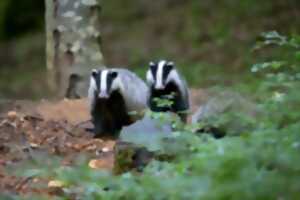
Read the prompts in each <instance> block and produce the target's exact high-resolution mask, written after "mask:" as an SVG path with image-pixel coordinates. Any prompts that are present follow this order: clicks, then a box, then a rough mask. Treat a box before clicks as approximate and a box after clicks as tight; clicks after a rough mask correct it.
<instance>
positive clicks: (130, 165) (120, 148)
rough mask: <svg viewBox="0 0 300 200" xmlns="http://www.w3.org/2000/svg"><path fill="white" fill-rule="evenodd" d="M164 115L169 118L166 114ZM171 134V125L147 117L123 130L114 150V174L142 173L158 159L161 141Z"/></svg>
mask: <svg viewBox="0 0 300 200" xmlns="http://www.w3.org/2000/svg"><path fill="white" fill-rule="evenodd" d="M164 115H165V116H166V117H167V118H168V117H169V116H168V114H164ZM171 133H172V125H171V123H169V122H162V120H161V119H154V118H152V117H150V116H147V115H146V116H145V117H144V118H143V119H142V120H139V121H137V122H136V123H134V124H132V125H130V126H128V127H125V128H123V129H122V131H121V134H120V139H119V140H118V142H117V143H116V145H115V148H114V153H115V165H114V172H115V173H116V174H120V173H124V172H126V171H130V170H136V171H142V170H143V168H144V167H145V166H146V165H147V164H148V163H149V162H150V161H151V160H152V159H153V158H155V157H159V150H160V149H161V145H162V141H163V139H165V138H169V137H171V136H172V134H171Z"/></svg>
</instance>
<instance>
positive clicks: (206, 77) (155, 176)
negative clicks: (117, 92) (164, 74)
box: [0, 0, 300, 200]
mask: <svg viewBox="0 0 300 200" xmlns="http://www.w3.org/2000/svg"><path fill="white" fill-rule="evenodd" d="M46 1H47V0H46ZM49 1H50V0H49ZM51 2H52V1H51ZM53 2H56V3H57V2H59V3H58V4H57V5H65V6H66V5H68V2H69V1H68V0H64V1H61V2H60V1H55V0H54V1H53ZM74 2H78V5H85V6H86V7H87V8H88V12H90V13H92V14H91V15H89V14H87V12H85V11H83V14H82V16H89V17H83V19H82V18H80V16H76V15H74V13H72V12H68V11H65V10H63V9H61V10H63V11H57V10H56V9H58V8H56V7H55V6H54V7H53V10H51V9H49V5H50V4H45V1H36V2H34V3H33V2H28V1H26V0H19V1H18V4H15V2H12V1H10V0H1V2H0V199H264V200H265V199H298V198H299V196H300V188H299V184H300V180H299V178H298V177H299V175H300V173H299V170H300V161H299V159H298V157H299V151H300V137H299V130H300V124H299V120H300V113H299V107H300V104H299V102H300V95H299V88H300V84H299V80H300V70H299V64H300V35H299V32H300V30H299V29H300V28H299V27H300V21H299V20H297V19H299V17H300V2H299V1H298V0H286V1H281V0H273V1H258V0H244V1H239V0H221V1H217V0H213V1H196V0H186V1H180V0H172V1H171V0H161V1H147V0H135V1H132V0H122V1H118V2H117V1H96V0H76V1H74ZM60 3H61V4H60ZM53 5H56V4H53ZM74 5H75V4H74ZM66 7H67V6H66ZM74 7H75V6H74ZM49 10H50V11H54V13H56V14H57V15H58V16H59V15H60V14H61V16H59V17H57V18H56V20H57V21H56V22H49V19H48V18H47V17H49V16H51V14H53V13H51V12H50V11H49ZM58 10H59V9H58ZM83 10H84V9H83ZM59 12H61V13H59ZM49 13H50V15H49ZM94 14H95V15H94ZM96 15H97V17H95V16H96ZM53 16H54V15H53ZM85 18H86V19H87V18H89V19H90V22H91V24H93V25H95V26H94V27H92V28H91V26H87V27H86V30H87V32H88V33H90V34H91V35H93V37H94V38H93V40H92V42H90V41H88V42H86V43H85V44H84V45H85V46H84V45H83V46H84V47H81V46H80V47H78V45H77V43H76V42H74V43H71V42H69V38H67V37H66V36H64V35H63V33H64V31H65V29H68V25H67V22H66V21H67V20H66V21H64V20H65V19H69V20H74V21H76V20H77V21H79V22H80V21H84V20H86V19H85ZM89 19H87V20H89ZM60 23H61V24H63V25H64V26H62V25H61V26H59V24H60ZM49 24H50V25H52V26H55V27H56V29H55V30H54V29H53V30H52V29H51V28H52V27H51V26H50V25H49ZM49 27H50V29H51V31H53V32H51V33H53V38H52V39H53V40H50V43H49V35H48V34H49V32H47V31H49ZM95 27H96V28H95ZM95 29H97V30H95ZM55 31H58V32H59V33H62V34H61V35H59V34H57V35H59V36H60V37H55V36H57V35H55V34H56V33H58V32H55ZM98 31H99V32H98ZM74 32H75V33H78V35H80V36H82V35H84V34H83V33H84V32H81V29H80V28H78V29H76V30H75V31H74ZM66 35H67V34H66ZM69 36H70V38H72V40H74V41H76V40H77V39H76V38H75V39H74V38H73V36H74V35H71V34H70V35H69ZM64 37H65V38H67V39H66V40H67V41H68V42H65V41H63V40H64V39H65V38H64ZM74 37H75V36H74ZM57 38H59V39H61V41H63V42H65V43H66V45H65V46H64V45H63V43H62V42H61V43H60V46H59V48H61V49H63V51H64V53H65V52H67V53H65V54H63V56H65V55H67V56H66V57H63V59H60V60H59V59H57V60H58V61H57V62H55V58H56V57H55V56H57V55H56V51H55V50H57V48H56V47H57V46H58V45H57V44H58V43H56V42H57V40H56V39H57ZM83 38H85V37H83ZM51 41H52V42H53V43H51ZM78 41H79V39H78ZM49 44H50V45H49ZM51 47H53V49H54V51H53V52H51V51H49V48H51ZM98 47H99V53H98V52H95V51H94V49H97V50H98ZM53 49H52V50H53ZM52 53H53V54H52ZM77 53H78V54H80V55H85V56H90V59H91V60H93V59H94V60H93V62H90V63H92V64H91V65H89V66H85V69H86V68H89V69H88V70H85V72H84V73H86V71H88V73H89V74H88V75H87V74H84V75H83V76H82V77H79V78H78V77H77V74H76V73H77V72H78V71H77V69H78V68H81V69H83V68H84V67H82V66H81V64H82V62H81V60H80V59H79V57H78V58H77V57H76V56H77ZM92 53H95V54H97V55H96V56H92V55H91V54H92ZM57 54H59V53H57ZM58 57H59V56H58ZM51 59H52V61H53V60H54V62H53V63H51V64H52V65H53V66H54V67H57V68H58V69H59V67H61V66H65V65H70V66H71V67H70V68H67V70H65V71H59V70H57V71H51V70H49V69H50V68H49V60H51ZM161 59H165V60H168V61H172V62H174V63H175V67H176V69H177V70H178V72H179V74H180V75H181V76H182V77H184V79H185V80H186V81H187V85H188V90H189V98H190V109H189V110H188V111H187V112H186V114H187V116H188V119H187V123H186V124H185V123H183V122H182V121H180V120H179V119H178V118H177V116H176V115H173V114H169V113H160V112H152V111H150V110H149V109H147V110H146V112H145V116H146V117H145V118H143V120H140V121H137V122H135V123H134V124H133V125H131V126H128V127H127V126H126V127H123V128H122V130H121V132H120V135H119V136H118V137H113V138H112V137H107V136H105V137H98V138H94V134H93V133H92V132H91V131H90V130H91V129H92V127H93V124H92V123H91V122H90V119H91V116H90V113H89V112H90V108H89V103H88V100H87V98H86V95H80V97H81V98H79V99H77V98H78V97H79V96H77V94H75V93H74V94H73V93H72V91H71V92H70V93H71V94H70V96H68V91H67V87H69V88H68V89H70V88H71V87H72V84H70V82H71V80H72V77H73V78H74V80H75V83H76V81H77V78H78V80H79V81H82V80H83V81H86V82H88V81H89V77H88V76H89V75H90V68H95V67H97V68H102V67H104V66H105V67H107V68H116V67H117V68H126V69H129V70H131V71H132V72H134V73H136V74H137V76H139V77H140V78H141V79H143V80H146V71H147V70H148V69H149V62H150V61H154V62H157V61H159V60H161ZM98 62H99V64H98ZM61 68H63V67H61ZM78 73H79V72H78ZM80 73H81V72H80ZM80 73H79V74H80ZM70 74H71V75H70ZM72 75H74V76H72ZM80 75H81V74H80ZM51 81H52V82H51ZM53 83H55V84H54V85H56V86H55V87H56V88H55V89H53ZM83 89H84V92H86V93H87V89H88V88H87V87H86V86H84V87H83ZM66 97H68V98H66ZM74 98H75V99H74ZM157 101H158V103H159V104H161V105H164V106H166V105H167V106H168V105H172V102H169V101H167V100H165V99H160V100H157ZM112 116H115V115H112ZM157 127H160V128H157ZM108 135H109V134H108Z"/></svg>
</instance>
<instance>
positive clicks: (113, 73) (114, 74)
mask: <svg viewBox="0 0 300 200" xmlns="http://www.w3.org/2000/svg"><path fill="white" fill-rule="evenodd" d="M110 75H111V77H112V78H117V76H118V72H116V71H113V72H111V73H110Z"/></svg>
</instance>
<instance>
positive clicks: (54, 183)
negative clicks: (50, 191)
mask: <svg viewBox="0 0 300 200" xmlns="http://www.w3.org/2000/svg"><path fill="white" fill-rule="evenodd" d="M64 185H65V184H64V183H63V182H62V181H59V180H52V181H49V182H48V187H49V188H51V187H52V188H53V187H58V188H61V187H64Z"/></svg>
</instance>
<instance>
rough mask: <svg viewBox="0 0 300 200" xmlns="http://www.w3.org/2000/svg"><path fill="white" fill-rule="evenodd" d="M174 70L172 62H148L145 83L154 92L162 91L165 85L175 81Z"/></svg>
mask: <svg viewBox="0 0 300 200" xmlns="http://www.w3.org/2000/svg"><path fill="white" fill-rule="evenodd" d="M175 74H176V70H175V68H174V63H173V62H168V61H165V60H161V61H159V62H156V63H155V62H150V63H149V70H148V71H147V82H148V84H149V85H150V86H151V87H152V88H153V89H155V90H164V89H165V88H166V85H167V84H168V83H170V82H171V81H175V80H174V79H175V78H176V75H175Z"/></svg>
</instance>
